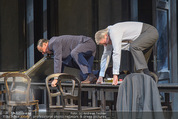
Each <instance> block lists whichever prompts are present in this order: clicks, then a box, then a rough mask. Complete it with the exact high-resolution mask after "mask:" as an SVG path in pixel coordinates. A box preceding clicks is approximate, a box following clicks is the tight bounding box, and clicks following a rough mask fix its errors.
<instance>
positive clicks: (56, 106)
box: [49, 105, 78, 109]
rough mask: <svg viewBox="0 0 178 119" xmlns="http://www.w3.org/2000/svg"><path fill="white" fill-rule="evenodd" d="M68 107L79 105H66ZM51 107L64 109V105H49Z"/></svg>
mask: <svg viewBox="0 0 178 119" xmlns="http://www.w3.org/2000/svg"><path fill="white" fill-rule="evenodd" d="M66 107H67V108H73V107H78V105H67V106H66ZM49 108H51V109H57V108H58V109H60V108H61V109H62V108H63V106H62V105H51V106H49Z"/></svg>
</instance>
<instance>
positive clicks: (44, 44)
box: [37, 35, 97, 87]
mask: <svg viewBox="0 0 178 119" xmlns="http://www.w3.org/2000/svg"><path fill="white" fill-rule="evenodd" d="M37 49H38V51H39V52H41V53H42V54H46V53H47V54H51V53H53V54H54V73H61V72H63V70H64V66H68V67H73V68H77V69H80V71H81V73H80V74H81V75H80V76H81V80H85V82H84V83H95V82H96V80H97V78H96V76H95V75H94V74H93V73H92V65H93V60H94V56H95V53H96V45H95V42H94V41H93V40H92V39H91V38H90V37H86V36H75V35H62V36H58V37H52V38H51V39H50V40H46V39H40V40H39V41H38V44H37ZM56 83H57V79H54V80H53V81H52V84H51V85H52V86H53V87H54V86H56Z"/></svg>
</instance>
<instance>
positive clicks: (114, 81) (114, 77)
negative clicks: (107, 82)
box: [112, 74, 118, 85]
mask: <svg viewBox="0 0 178 119" xmlns="http://www.w3.org/2000/svg"><path fill="white" fill-rule="evenodd" d="M117 84H118V77H117V75H115V74H114V75H113V81H112V85H117Z"/></svg>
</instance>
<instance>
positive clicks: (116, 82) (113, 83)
mask: <svg viewBox="0 0 178 119" xmlns="http://www.w3.org/2000/svg"><path fill="white" fill-rule="evenodd" d="M102 83H103V77H101V76H99V78H98V80H97V82H96V84H102ZM117 84H118V76H117V75H115V74H114V75H113V81H112V85H117Z"/></svg>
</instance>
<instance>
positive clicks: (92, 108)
mask: <svg viewBox="0 0 178 119" xmlns="http://www.w3.org/2000/svg"><path fill="white" fill-rule="evenodd" d="M64 110H65V111H78V107H72V108H69V107H65V108H64ZM100 110H101V107H87V106H82V109H81V111H91V112H92V111H100Z"/></svg>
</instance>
